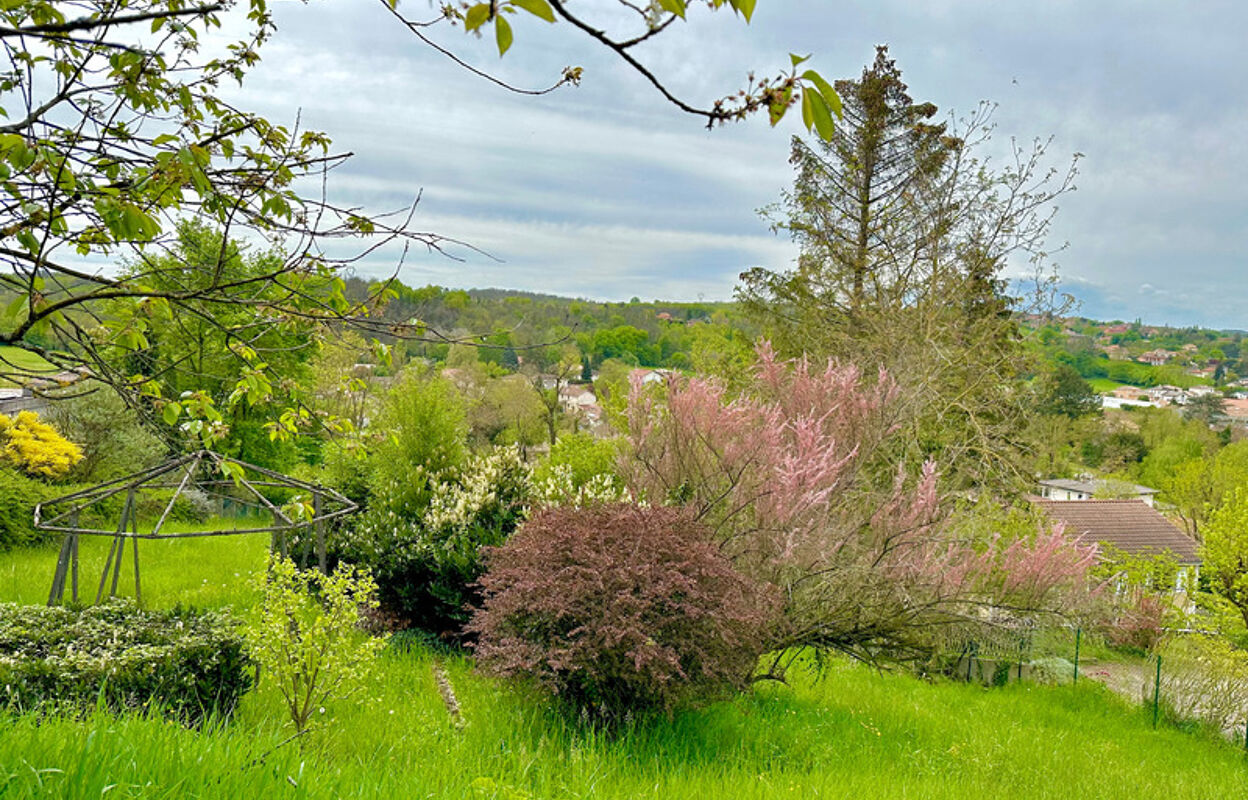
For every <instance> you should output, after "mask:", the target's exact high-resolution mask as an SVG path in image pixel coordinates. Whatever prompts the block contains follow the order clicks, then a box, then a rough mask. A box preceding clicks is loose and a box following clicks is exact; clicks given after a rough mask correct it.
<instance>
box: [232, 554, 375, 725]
mask: <svg viewBox="0 0 1248 800" xmlns="http://www.w3.org/2000/svg"><path fill="white" fill-rule="evenodd" d="M256 581H257V583H258V588H259V589H260V591H261V600H260V608H259V613H258V615H257V617H256V618H255V619H254V620H252V622H251V623H250V624H249V625H248V626H247V627H246V629H245V633H246V637H247V647H248V650H249V651H250V653H251V655H252V657H254V658H255V659H256V661H257V662H259V664H260V666H261V668H262V669H263V674H264V677H265V680H268V681H272V682H273V683H275V684H276V685H277V688H278V691H280V692H281V695H282V699H283V700H284V701H285V704H286V710H287V712H288V713H289V714H290V720H291V722H292V723H294V726H295V730H296V731H298V732H300V733H302V732H303V731H304V730H306V729H307V727H308V724H309V722H310V721H311V719H312V716H313V715H314V714H316V713H318V712H323V711H324V706H325V703H327V702H329V701H331V700H343V699H345V698H346V697H348V696H350V695H351V694H352V693H354V692H355V691H357V690H358V689H359V688H360V687H361V686H362V685H363V684H364V682H365V681H366V680H367V679H368V676H369V674H370V673H371V671H372V667H373V661H374V658H375V656H376V655H377V653H378V652H379V651H380V650H381V648H382V647H384V646H385V643H384V641H383V640H381V639H377V638H373V637H371V636H368V635H367V634H364V633H363V632H362V631H360V630H359V626H360V623H361V622H362V621H363V612H364V610H365V609H369V608H376V606H377V600H376V591H377V585H376V584H375V583H374V582H373V579H372V578H371V577H370V576H369V574H368V573H367V572H366V571H363V570H357V569H354V568H352V567H349V566H347V565H346V564H339V565H338V568H337V569H336V570H334V572H333V573H332V574H330V575H322V574H321V573H320V572H316V571H312V570H305V571H300V570H299V569H298V568H296V567H295V563H294V562H293V561H291V560H290V559H288V558H282V557H281V556H279V555H271V556H270V557H269V564H268V569H267V570H265V572H264V573H263V574H260V575H257V577H256Z"/></svg>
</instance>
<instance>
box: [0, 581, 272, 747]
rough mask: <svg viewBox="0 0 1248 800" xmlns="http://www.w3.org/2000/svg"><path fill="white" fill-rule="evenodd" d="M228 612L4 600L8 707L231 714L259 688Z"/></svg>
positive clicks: (1, 640) (195, 717)
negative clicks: (78, 606)
mask: <svg viewBox="0 0 1248 800" xmlns="http://www.w3.org/2000/svg"><path fill="white" fill-rule="evenodd" d="M236 628H237V626H236V623H235V622H234V621H233V620H231V619H230V618H229V617H227V616H226V615H224V614H221V613H216V612H197V611H190V610H184V609H174V610H172V611H145V610H142V609H139V608H136V607H135V606H134V604H133V603H132V602H129V601H117V602H111V603H108V604H106V605H102V606H95V607H92V608H87V609H85V610H80V611H78V610H72V609H67V608H61V607H53V608H47V607H43V606H18V605H13V604H8V603H5V604H0V701H5V702H7V704H8V705H9V707H10V708H11V709H15V710H27V709H33V708H48V709H52V710H58V711H63V710H70V711H78V710H87V709H91V708H94V707H95V706H96V705H97V704H99V703H103V704H104V705H105V706H106V707H107V708H109V709H112V710H123V709H137V708H157V709H160V710H161V711H162V712H164V713H168V714H170V715H172V716H174V717H177V718H179V719H181V720H183V721H185V722H188V723H192V724H193V723H197V722H199V721H201V720H202V719H204V718H205V717H206V716H208V715H210V714H216V715H218V716H228V715H229V714H230V713H231V712H232V711H233V710H234V707H235V706H236V705H237V704H238V701H239V699H240V698H241V697H242V696H243V694H245V693H246V692H247V691H249V690H250V689H251V688H252V686H253V684H254V682H255V675H254V666H253V663H252V662H251V660H250V659H249V658H248V656H247V654H246V651H245V650H244V645H243V639H242V637H241V635H239V633H238V631H237V629H236Z"/></svg>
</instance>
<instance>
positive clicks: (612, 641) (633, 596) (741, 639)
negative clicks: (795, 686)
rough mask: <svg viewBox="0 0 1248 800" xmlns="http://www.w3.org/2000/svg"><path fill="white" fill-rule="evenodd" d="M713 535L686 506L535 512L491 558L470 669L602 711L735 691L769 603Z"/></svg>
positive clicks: (665, 705) (770, 618) (763, 629)
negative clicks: (532, 683) (524, 681)
mask: <svg viewBox="0 0 1248 800" xmlns="http://www.w3.org/2000/svg"><path fill="white" fill-rule="evenodd" d="M711 539H712V532H711V531H710V529H708V528H707V527H706V526H705V525H703V524H701V523H699V522H697V521H696V520H695V519H694V518H693V515H692V514H691V513H690V512H689V511H688V510H685V509H676V508H643V507H638V506H634V505H631V504H627V503H616V504H610V505H599V506H594V507H590V508H580V509H577V508H556V509H548V510H545V511H542V512H540V513H538V514H537V515H535V516H534V517H533V519H531V520H529V522H527V523H526V524H525V525H523V526H522V527H521V528H520V529H519V530H518V531H517V532H516V534H515V535H514V536H513V537H512V538H511V539H510V540H508V541H507V543H506V544H504V545H503V546H502V547H500V548H497V549H495V550H493V551H491V553H490V555H489V571H488V572H487V573H486V574H485V576H484V577H483V578H482V579H481V585H482V586H483V587H484V590H485V604H484V607H483V608H482V610H481V611H479V612H478V613H477V614H476V616H475V617H474V618H473V621H472V623H471V625H470V630H471V631H472V632H474V633H477V634H479V636H480V638H479V640H478V642H477V645H476V650H477V657H478V660H479V663H480V664H481V665H482V666H483V667H484V668H485V669H487V670H489V671H491V672H493V673H495V674H499V675H505V676H524V677H532V678H534V679H535V680H536V681H537V682H538V683H539V684H541V685H542V686H544V687H545V688H547V689H549V690H550V691H551V692H553V693H555V694H556V695H558V696H559V697H561V698H563V699H565V700H567V701H569V702H570V703H572V704H573V705H575V706H577V707H580V708H584V709H591V710H594V711H596V712H598V713H600V714H602V715H604V716H607V717H616V716H618V715H620V714H623V713H626V712H629V711H645V710H654V709H658V710H670V709H672V708H673V707H675V706H676V705H678V704H680V703H683V702H686V701H689V700H692V699H696V698H701V697H706V696H708V695H714V694H717V693H720V692H724V691H727V690H731V689H734V688H740V687H742V686H743V685H745V683H746V682H747V681H748V679H749V676H750V674H751V672H752V671H753V669H754V667H755V665H756V664H757V661H758V657H759V655H760V654H761V653H762V651H763V647H764V646H765V642H766V641H767V639H768V637H767V635H766V634H767V631H768V628H769V627H770V626H771V625H772V624H774V621H775V618H774V614H773V612H774V611H775V609H776V608H777V603H776V597H775V595H774V594H773V593H772V592H771V591H770V587H767V586H766V585H763V584H758V583H755V582H754V581H751V580H749V579H747V578H745V577H743V576H742V575H740V574H739V573H738V572H737V571H736V570H735V569H733V567H732V564H731V562H729V560H728V559H727V558H726V557H725V556H724V555H723V554H722V553H721V552H720V551H719V550H718V548H716V547H715V545H714V544H713V542H712V541H711Z"/></svg>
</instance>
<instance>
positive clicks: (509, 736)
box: [0, 652, 1248, 800]
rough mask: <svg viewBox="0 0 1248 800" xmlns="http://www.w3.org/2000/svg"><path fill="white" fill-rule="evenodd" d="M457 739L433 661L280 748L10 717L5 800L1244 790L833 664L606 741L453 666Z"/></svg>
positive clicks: (1062, 726) (1218, 758) (1082, 699)
mask: <svg viewBox="0 0 1248 800" xmlns="http://www.w3.org/2000/svg"><path fill="white" fill-rule="evenodd" d="M449 666H450V671H451V674H452V680H453V682H454V684H455V686H456V687H457V690H458V692H459V699H460V702H461V704H462V706H463V709H464V714H465V717H466V719H467V724H466V726H465V727H464V728H463V729H462V730H460V729H457V728H456V727H454V726H453V725H452V724H451V723H450V721H449V719H448V718H447V715H446V713H445V711H444V710H443V708H442V706H441V702H440V700H439V698H438V695H437V691H436V689H435V687H434V684H433V680H432V677H431V673H430V670H429V657H428V655H427V654H426V653H424V652H415V653H407V654H397V653H394V654H389V655H387V656H386V657H385V663H384V667H385V668H384V670H383V672H382V675H381V677H380V679H379V680H378V681H377V682H376V683H375V684H374V685H373V686H372V687H370V689H369V691H368V693H367V696H362V697H359V698H357V699H356V700H354V701H349V702H342V703H338V704H337V705H335V706H334V707H332V708H330V709H327V712H326V716H325V719H324V721H323V722H322V723H321V724H320V726H319V727H318V728H317V729H314V731H313V732H312V733H311V734H310V735H309V736H307V737H305V738H304V739H302V740H300V741H295V742H288V743H286V744H284V745H282V744H281V742H282V741H283V740H284V739H286V738H287V736H288V735H289V731H288V729H287V728H283V727H282V726H281V725H280V724H279V720H280V710H279V708H278V704H277V701H276V699H275V698H274V697H273V696H272V695H271V694H270V693H269V692H268V691H267V690H265V691H262V692H260V693H258V694H255V695H253V696H251V697H249V698H248V699H247V700H245V701H244V705H243V707H242V708H241V709H240V711H239V713H238V715H237V718H236V719H235V720H234V721H233V722H232V723H231V724H229V725H227V726H217V727H215V728H212V729H210V730H207V731H203V732H194V731H190V730H186V729H183V728H181V727H178V726H176V725H170V724H167V723H162V722H158V721H155V720H148V719H141V718H127V719H117V718H114V717H109V716H105V715H100V716H97V717H95V718H94V719H91V720H87V721H83V722H74V721H66V720H61V719H52V720H45V721H43V722H42V723H41V724H40V723H37V722H36V721H35V719H34V718H32V717H29V716H26V717H18V718H7V719H0V764H3V765H5V766H4V768H3V769H0V786H3V788H0V793H3V794H4V795H5V796H6V797H34V796H48V795H54V796H59V797H67V798H77V797H83V798H85V797H93V798H94V797H99V796H100V795H101V793H102V792H103V791H104V790H105V789H106V787H109V786H115V787H116V788H115V789H114V790H113V791H117V792H119V793H120V796H143V797H276V796H289V797H378V798H381V797H399V796H402V797H448V798H473V797H481V798H588V797H594V798H684V797H689V798H695V797H720V798H772V797H838V798H839V797H845V798H849V797H853V798H877V797H885V798H894V797H914V798H965V797H967V796H974V795H991V796H1003V795H1014V796H1018V797H1028V798H1050V797H1052V798H1069V797H1072V796H1073V797H1092V798H1124V799H1125V798H1131V799H1132V800H1139V799H1140V798H1168V799H1172V798H1207V797H1220V796H1238V795H1239V794H1242V792H1244V791H1245V790H1248V766H1245V763H1244V756H1243V755H1242V753H1241V751H1239V750H1238V749H1236V748H1234V747H1231V746H1229V745H1226V744H1223V743H1221V742H1218V741H1216V740H1214V739H1212V738H1205V737H1203V736H1198V735H1193V734H1189V733H1184V732H1182V731H1178V730H1175V729H1171V728H1165V727H1163V728H1162V729H1161V730H1158V731H1153V730H1152V729H1151V727H1150V725H1149V722H1148V718H1147V715H1146V714H1144V713H1143V712H1141V711H1138V710H1135V709H1130V708H1128V707H1127V706H1126V705H1124V704H1122V703H1120V702H1119V701H1118V700H1116V699H1115V698H1113V697H1111V696H1109V695H1108V694H1107V693H1106V692H1105V691H1104V690H1102V689H1101V688H1100V687H1097V686H1094V685H1080V686H1079V687H1066V688H1045V687H1038V686H1014V687H1007V688H1003V689H995V690H987V689H980V688H976V687H972V686H966V685H960V684H936V685H933V684H927V683H923V682H921V681H918V680H915V679H912V678H909V677H905V676H897V675H879V674H876V673H873V672H872V671H870V670H868V669H866V668H864V667H859V666H856V665H852V664H845V663H838V664H834V665H832V667H831V668H830V669H829V671H828V672H827V673H826V674H825V676H824V678H823V679H822V680H816V679H814V678H813V677H812V676H810V675H803V676H799V678H798V680H797V681H796V682H795V685H794V686H792V687H779V686H766V687H759V688H758V689H757V690H756V691H755V692H754V693H753V694H752V695H750V696H747V697H742V698H739V699H737V700H735V701H732V702H725V703H720V704H717V705H715V706H712V707H710V708H707V709H704V710H701V711H696V712H689V713H684V714H679V715H677V716H676V717H674V718H673V719H672V720H670V721H668V720H664V719H658V720H650V721H644V722H639V723H636V724H634V725H633V726H632V727H630V728H628V729H626V730H624V731H622V732H620V733H617V734H614V735H608V734H605V733H603V732H601V731H595V730H593V729H592V728H589V727H585V726H583V725H581V724H579V723H577V722H576V721H569V720H567V719H564V718H562V717H560V716H559V715H558V714H556V713H554V712H552V711H551V710H550V709H549V708H547V707H545V706H544V705H543V704H542V703H540V702H537V701H536V700H534V699H533V698H531V697H530V696H528V695H526V694H525V693H524V692H523V691H522V690H519V689H514V688H509V687H505V686H502V685H500V684H497V683H495V682H493V681H490V680H488V679H484V678H481V677H478V676H476V675H474V674H472V673H471V672H470V670H469V665H468V664H467V663H466V662H464V661H458V660H457V661H453V662H452V663H451V664H450V665H449Z"/></svg>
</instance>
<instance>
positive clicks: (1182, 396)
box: [1146, 384, 1187, 406]
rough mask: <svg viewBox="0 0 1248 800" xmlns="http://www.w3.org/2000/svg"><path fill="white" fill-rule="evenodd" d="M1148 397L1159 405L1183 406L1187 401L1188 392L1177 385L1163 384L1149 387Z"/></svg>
mask: <svg viewBox="0 0 1248 800" xmlns="http://www.w3.org/2000/svg"><path fill="white" fill-rule="evenodd" d="M1146 394H1148V399H1149V400H1151V401H1152V402H1153V403H1155V404H1157V405H1159V406H1171V405H1175V406H1181V405H1185V404H1186V403H1187V392H1185V391H1183V390H1182V389H1180V388H1179V387H1177V386H1170V385H1168V384H1163V385H1161V386H1154V387H1152V388H1151V389H1148V390H1147V392H1146Z"/></svg>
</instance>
